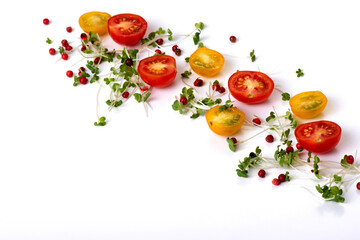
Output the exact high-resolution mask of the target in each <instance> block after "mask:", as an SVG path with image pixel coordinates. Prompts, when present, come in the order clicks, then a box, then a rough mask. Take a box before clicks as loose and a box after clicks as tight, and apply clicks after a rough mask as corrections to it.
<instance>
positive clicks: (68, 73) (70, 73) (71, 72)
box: [66, 70, 74, 78]
mask: <svg viewBox="0 0 360 240" xmlns="http://www.w3.org/2000/svg"><path fill="white" fill-rule="evenodd" d="M73 75H74V73H73V71H71V70H69V71H67V72H66V76H68V77H69V78H71V77H72V76H73Z"/></svg>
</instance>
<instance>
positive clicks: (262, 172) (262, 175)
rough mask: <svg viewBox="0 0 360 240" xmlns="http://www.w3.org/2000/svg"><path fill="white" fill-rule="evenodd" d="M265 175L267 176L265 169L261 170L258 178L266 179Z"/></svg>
mask: <svg viewBox="0 0 360 240" xmlns="http://www.w3.org/2000/svg"><path fill="white" fill-rule="evenodd" d="M265 175H266V172H265V170H264V169H260V170H259V171H258V176H259V177H261V178H264V177H265Z"/></svg>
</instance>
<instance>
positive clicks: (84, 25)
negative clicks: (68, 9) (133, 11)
mask: <svg viewBox="0 0 360 240" xmlns="http://www.w3.org/2000/svg"><path fill="white" fill-rule="evenodd" d="M110 17H111V16H110V14H108V13H104V12H88V13H84V14H83V15H81V16H80V18H79V25H80V27H81V29H82V30H83V31H84V32H87V33H89V32H92V33H97V34H99V35H103V34H105V33H107V31H108V20H109V18H110Z"/></svg>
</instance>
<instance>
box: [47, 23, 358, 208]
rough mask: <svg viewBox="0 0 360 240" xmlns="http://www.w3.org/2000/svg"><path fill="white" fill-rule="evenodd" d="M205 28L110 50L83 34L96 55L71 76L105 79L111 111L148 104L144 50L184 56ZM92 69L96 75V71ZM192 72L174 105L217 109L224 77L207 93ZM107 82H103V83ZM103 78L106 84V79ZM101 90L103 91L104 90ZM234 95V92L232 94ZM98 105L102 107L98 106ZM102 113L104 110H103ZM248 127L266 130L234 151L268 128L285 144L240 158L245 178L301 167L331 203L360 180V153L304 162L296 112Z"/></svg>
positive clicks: (101, 120) (82, 80) (232, 141)
mask: <svg viewBox="0 0 360 240" xmlns="http://www.w3.org/2000/svg"><path fill="white" fill-rule="evenodd" d="M43 23H44V24H45V25H48V24H49V23H50V21H49V20H48V19H44V20H43ZM203 29H204V24H203V23H202V22H199V23H196V24H195V30H193V31H192V32H191V33H190V34H186V35H184V34H181V35H173V33H172V31H171V30H170V29H167V30H164V29H162V28H161V27H160V28H159V29H158V30H157V31H154V32H151V33H149V35H148V36H147V37H145V38H143V39H142V40H141V47H140V48H139V49H132V50H129V49H127V48H124V49H122V50H119V51H117V50H112V51H109V50H108V49H107V48H105V47H103V45H102V43H101V40H100V38H99V36H98V35H97V34H94V33H91V32H90V33H89V34H86V33H82V34H81V35H80V39H81V44H80V45H79V47H78V50H79V53H80V54H81V55H82V56H83V57H84V59H90V60H87V62H86V65H85V66H86V69H87V70H88V71H89V72H88V71H87V70H86V69H85V67H80V68H79V71H78V75H77V76H73V72H72V71H71V70H68V71H67V72H66V75H67V76H68V77H70V78H71V77H73V79H74V82H73V86H78V85H79V84H82V85H85V84H87V83H88V79H90V81H89V82H90V83H95V82H96V83H99V84H100V87H102V83H103V84H105V85H106V86H108V87H109V88H110V96H109V99H108V100H107V101H106V104H107V105H108V109H109V111H110V110H111V109H113V108H117V107H120V106H121V105H122V104H123V103H124V102H125V101H126V100H127V99H129V98H130V97H131V96H133V97H134V99H135V100H136V101H137V102H139V103H140V102H143V103H144V104H145V103H146V104H148V98H149V97H150V95H151V87H150V86H148V85H146V84H145V83H144V82H143V81H142V80H141V78H140V77H139V74H138V72H137V70H136V69H137V65H138V63H139V60H140V59H139V57H138V56H139V52H141V51H143V50H146V51H148V52H149V53H153V54H165V51H164V49H166V48H168V47H171V49H172V51H173V52H174V53H175V55H177V56H180V55H181V49H180V48H179V47H178V45H177V44H179V43H180V42H181V41H182V40H184V39H186V38H188V37H192V39H193V42H194V45H196V46H197V47H198V48H201V47H205V46H204V44H203V43H202V42H200V34H201V31H202V30H203ZM66 31H67V32H69V33H70V32H72V28H71V27H67V28H66ZM178 37H183V39H182V40H180V41H178V42H176V43H172V41H173V40H174V38H178ZM164 39H167V40H168V42H169V43H168V44H164ZM230 41H231V42H233V43H235V42H236V37H235V36H231V37H230ZM46 43H48V44H52V43H53V41H52V40H51V39H50V38H47V40H46ZM58 51H59V53H60V54H61V58H62V59H63V60H67V59H68V54H69V53H72V52H73V48H72V46H70V44H69V42H68V41H67V40H65V39H64V40H62V41H61V46H60V47H59V48H58ZM56 52H57V51H56V50H55V49H54V48H50V49H49V53H50V54H51V55H55V54H56ZM250 59H251V61H252V62H254V61H255V60H256V56H255V50H252V51H251V52H250ZM102 62H108V63H112V66H111V67H110V71H109V73H107V74H103V76H100V68H99V65H100V64H101V63H102ZM185 62H186V63H188V62H189V57H186V58H185ZM90 73H91V74H90ZM191 74H192V71H191V68H188V70H185V71H184V72H183V73H181V79H182V81H183V83H184V84H185V85H186V86H187V87H183V88H182V90H181V93H180V96H179V97H175V101H174V103H173V104H172V108H173V110H175V111H179V113H180V114H185V113H187V112H191V115H190V117H191V118H198V117H199V116H202V115H204V114H205V113H206V111H207V110H209V109H210V108H211V107H213V106H215V105H219V104H221V103H222V99H221V97H223V96H224V95H225V92H226V89H225V87H224V86H222V85H221V84H220V82H219V81H218V80H215V81H213V82H209V89H208V91H207V92H206V96H201V94H200V93H199V92H198V91H197V90H196V88H197V87H201V86H203V85H204V81H203V80H202V79H200V78H196V80H195V81H194V82H193V86H192V85H190V84H188V83H187V82H186V81H187V80H188V79H189V78H190V76H191ZM296 75H297V77H302V76H304V73H303V70H302V69H300V68H299V69H298V70H297V71H296ZM101 80H102V81H101ZM100 81H101V82H100ZM99 91H100V89H99ZM98 95H99V94H98ZM229 96H230V95H229ZM289 99H290V94H288V93H282V100H284V101H288V100H289ZM231 103H232V101H231V99H230V98H229V100H227V101H226V102H225V104H223V105H222V106H221V107H220V108H221V109H222V110H225V109H227V108H231V107H233V105H232V104H231ZM97 109H98V107H97ZM97 111H98V110H97ZM97 116H98V121H97V122H95V123H94V125H95V126H105V125H106V117H105V116H99V114H98V113H97ZM245 123H246V124H247V125H251V126H253V127H256V128H258V129H261V130H260V131H259V132H258V133H256V134H255V135H253V136H251V137H250V138H248V139H245V140H242V141H238V140H237V139H236V138H235V137H228V138H227V139H226V141H227V143H228V146H229V149H230V150H231V151H233V152H235V151H236V146H238V145H240V144H243V143H245V142H247V141H249V140H251V139H253V138H254V137H256V136H258V135H260V134H263V133H264V132H267V133H268V134H267V136H266V138H265V140H266V141H267V142H268V143H272V142H273V141H274V136H273V135H278V137H279V140H280V142H281V144H279V145H277V148H276V150H275V152H274V155H273V157H271V158H270V157H264V156H263V155H262V150H261V149H260V148H259V147H256V149H255V151H254V152H251V153H250V154H249V155H248V156H246V157H244V159H243V160H242V161H241V160H240V161H239V165H238V168H237V169H236V172H237V175H238V176H239V177H248V174H249V170H250V169H251V168H257V169H259V171H258V176H259V177H261V178H264V177H265V175H266V171H265V169H270V168H279V167H280V168H284V169H286V172H285V173H281V174H280V175H279V176H278V177H277V178H274V179H273V180H272V184H274V185H280V183H282V182H286V181H290V172H289V171H296V172H299V173H302V174H306V175H309V173H311V178H315V179H317V180H319V181H321V182H323V184H322V185H320V183H319V184H318V185H316V187H315V188H316V190H317V192H319V193H320V194H321V196H322V197H323V198H324V199H326V200H328V201H335V202H344V200H345V199H344V197H343V196H342V194H343V189H344V188H345V185H346V184H351V183H352V182H354V181H355V180H356V179H358V178H360V169H359V167H358V166H357V165H355V164H354V157H353V156H352V155H344V157H343V158H342V159H341V160H340V161H339V162H331V161H320V158H319V157H318V156H317V155H314V156H313V155H312V153H311V152H307V158H306V159H305V160H304V159H303V158H302V157H303V155H304V154H303V153H304V149H303V148H302V146H301V145H300V144H299V143H297V144H296V148H297V150H294V148H293V147H292V144H293V141H292V140H290V137H291V133H292V131H293V130H294V129H295V128H296V126H297V121H296V119H295V118H294V117H293V115H292V114H291V112H290V110H288V111H286V113H285V114H284V115H278V113H277V112H276V110H275V109H274V110H273V111H271V112H270V114H269V116H268V117H266V118H265V119H264V120H263V121H262V120H261V119H260V118H259V117H257V116H254V119H252V121H250V120H246V121H245ZM357 188H358V189H359V190H360V182H359V183H358V184H357Z"/></svg>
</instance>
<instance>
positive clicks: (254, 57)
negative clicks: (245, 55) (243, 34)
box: [250, 49, 256, 62]
mask: <svg viewBox="0 0 360 240" xmlns="http://www.w3.org/2000/svg"><path fill="white" fill-rule="evenodd" d="M250 58H251V61H252V62H255V60H256V56H255V50H254V49H253V50H252V51H251V52H250Z"/></svg>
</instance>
